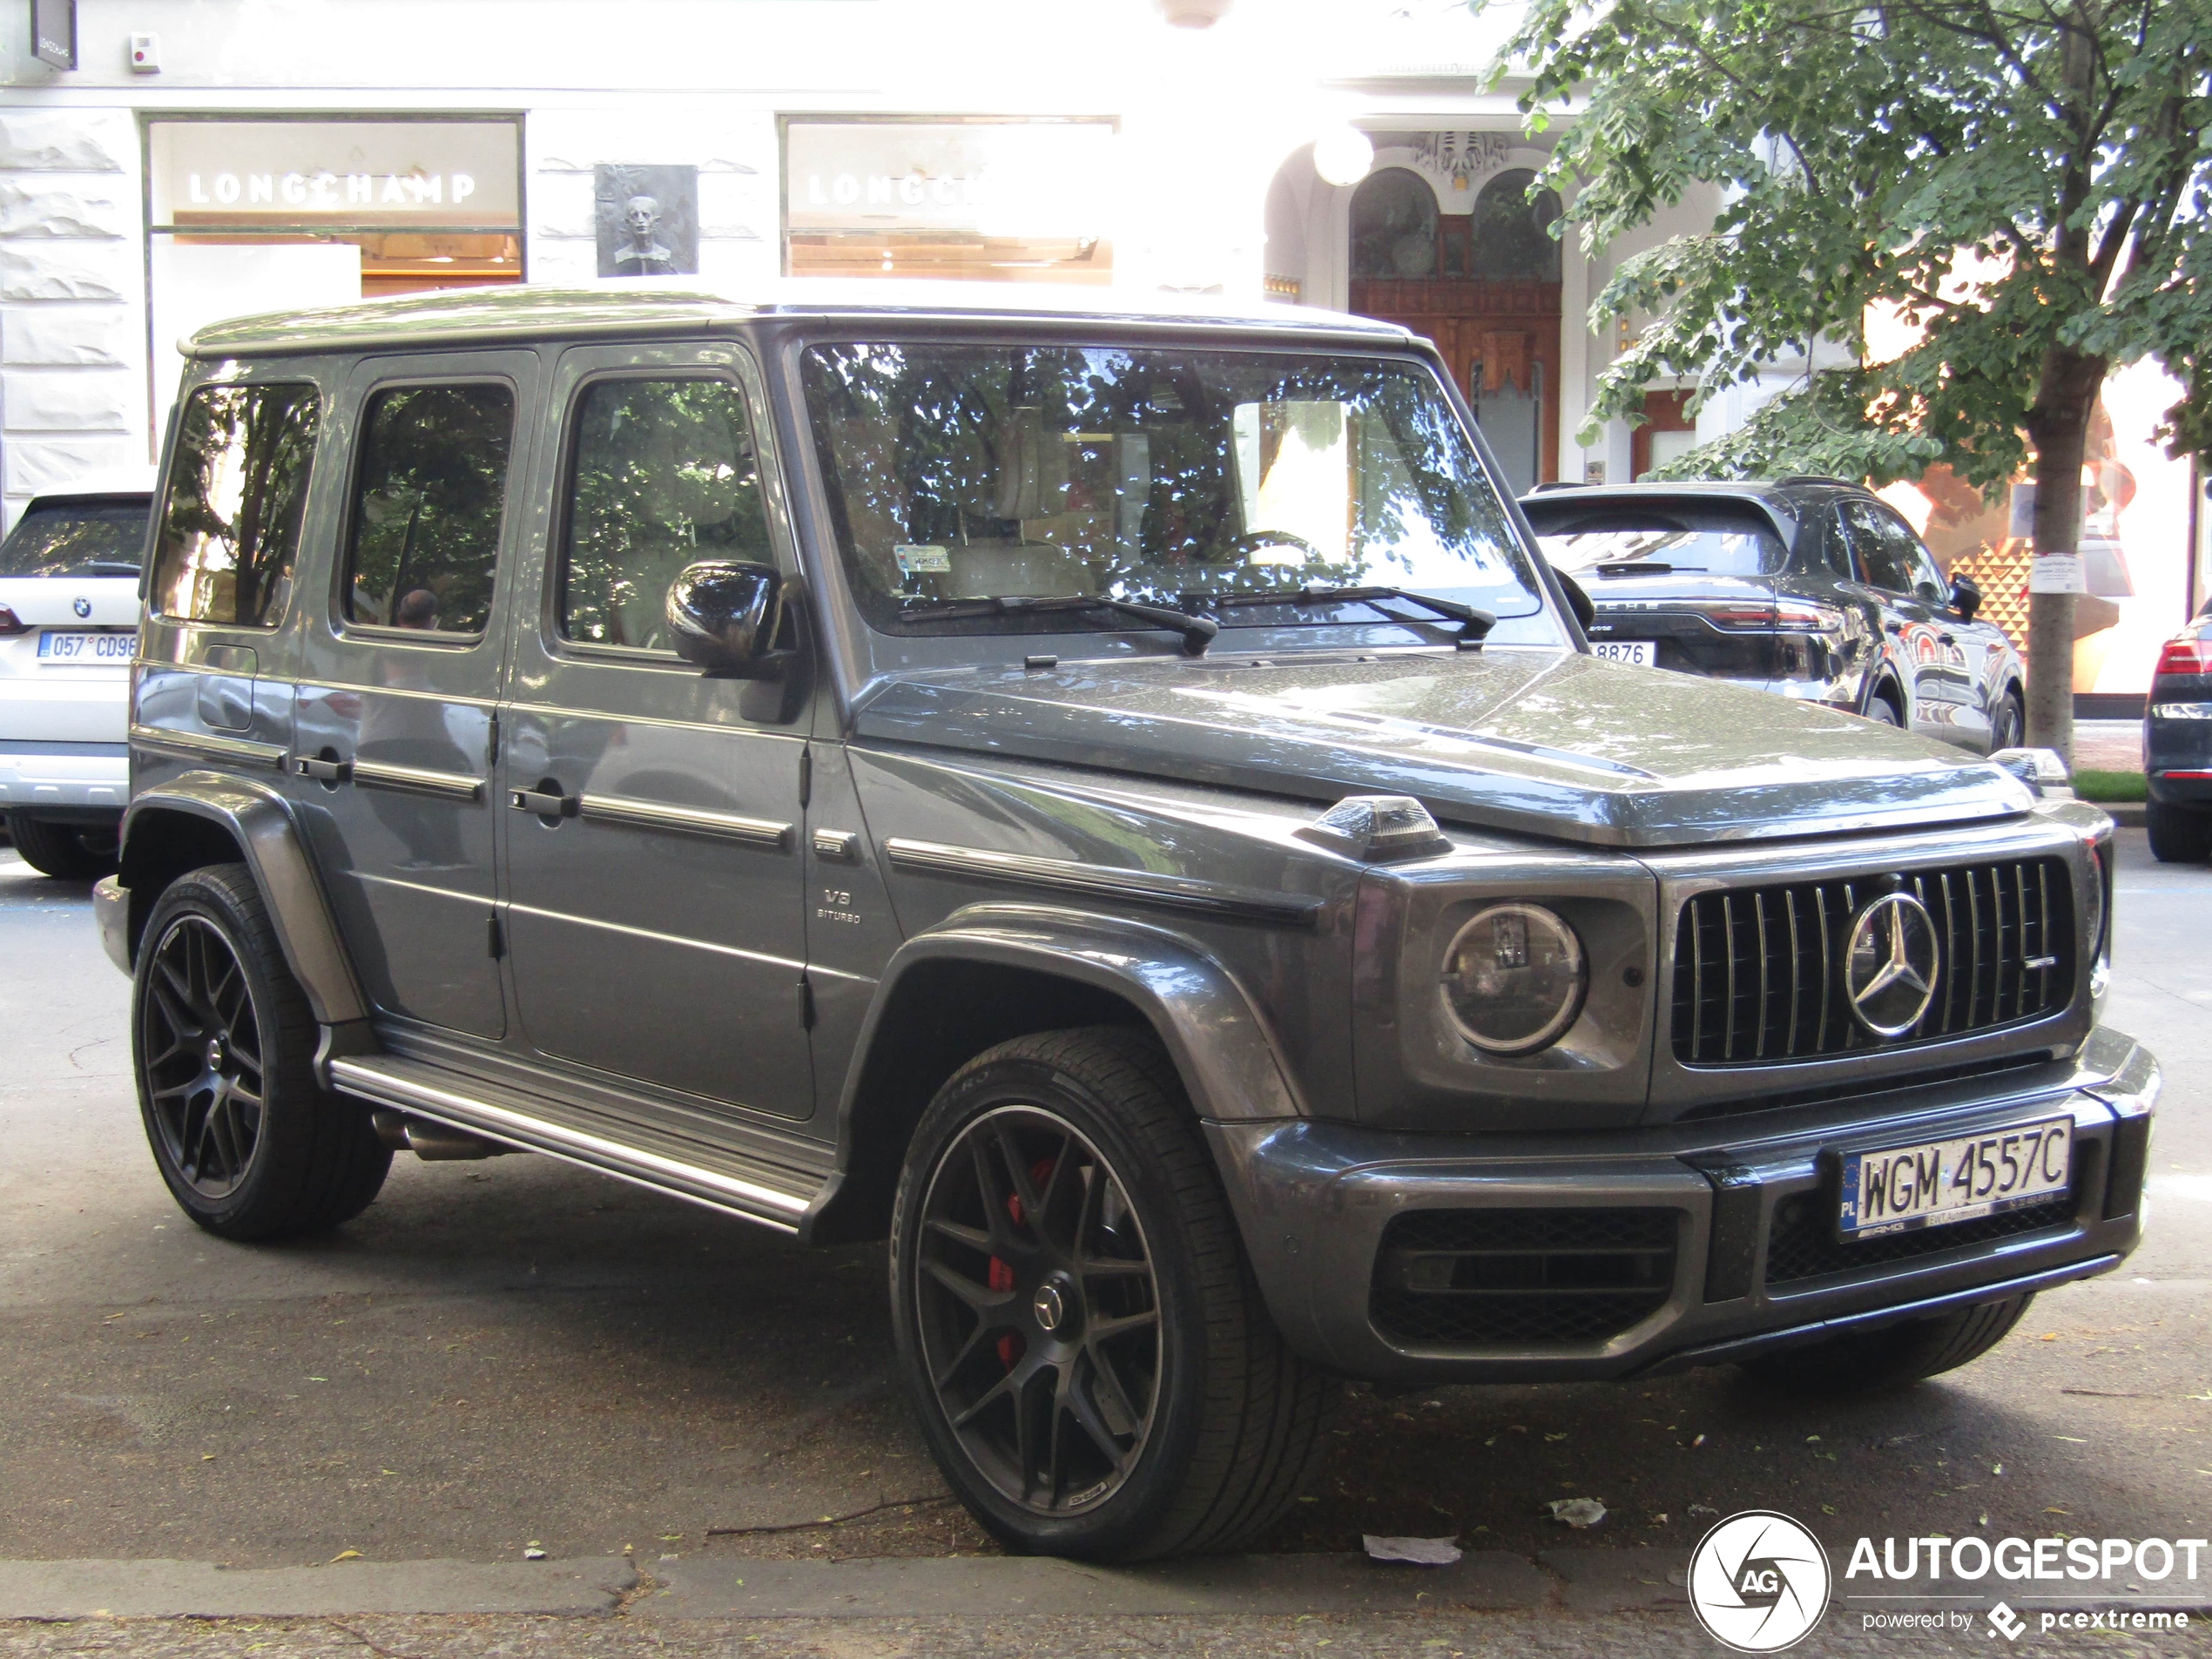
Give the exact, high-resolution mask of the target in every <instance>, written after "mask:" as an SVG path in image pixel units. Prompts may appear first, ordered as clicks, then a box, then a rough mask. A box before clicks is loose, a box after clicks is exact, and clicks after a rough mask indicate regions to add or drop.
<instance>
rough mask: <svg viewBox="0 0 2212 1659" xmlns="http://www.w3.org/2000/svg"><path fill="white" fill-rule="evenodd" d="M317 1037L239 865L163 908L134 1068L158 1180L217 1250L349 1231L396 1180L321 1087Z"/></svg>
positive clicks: (164, 900) (176, 886)
mask: <svg viewBox="0 0 2212 1659" xmlns="http://www.w3.org/2000/svg"><path fill="white" fill-rule="evenodd" d="M315 1040H316V1028H315V1022H314V1015H312V1014H311V1013H310V1012H309V1011H308V1008H307V997H306V996H305V995H303V994H302V993H301V991H300V986H299V983H298V981H295V980H293V977H292V974H291V970H290V969H289V968H287V966H286V965H285V961H284V952H283V948H282V947H281V946H280V945H279V943H278V942H277V936H276V929H275V927H274V926H273V924H272V923H271V921H270V920H269V914H268V910H267V908H266V907H265V906H264V905H263V904H262V902H261V895H260V892H259V890H258V889H256V888H255V887H254V885H253V876H252V875H251V874H250V873H248V872H247V870H246V866H244V865H243V864H218V865H211V866H209V867H206V868H205V869H199V870H192V871H190V872H188V873H185V874H184V875H182V876H179V878H178V879H177V880H175V881H174V882H172V884H171V885H170V886H169V887H168V888H167V889H166V890H165V892H163V894H161V896H160V897H159V898H158V899H157V900H155V901H154V905H153V910H152V914H151V915H149V916H148V917H147V919H146V926H145V933H144V934H142V935H141V938H140V943H139V948H138V968H137V971H136V972H135V973H134V974H132V990H131V1055H132V1069H133V1071H134V1072H135V1073H136V1074H137V1077H138V1111H139V1116H140V1117H141V1119H142V1120H143V1121H144V1123H145V1131H146V1140H147V1143H149V1144H150V1145H151V1146H152V1149H153V1159H154V1164H155V1166H156V1167H157V1168H158V1169H159V1170H160V1171H161V1178H162V1179H163V1180H164V1181H165V1182H167V1183H168V1185H169V1190H170V1192H171V1194H172V1196H173V1197H175V1198H176V1200H177V1203H178V1204H179V1207H181V1208H182V1209H183V1211H184V1212H185V1214H186V1215H188V1216H190V1217H192V1220H193V1221H194V1222H196V1223H198V1224H199V1225H200V1226H201V1227H204V1228H206V1230H207V1231H209V1232H211V1233H214V1234H216V1235H218V1236H219V1237H220V1238H234V1239H256V1238H287V1237H290V1236H292V1235H293V1234H298V1233H304V1232H314V1231H320V1229H323V1228H326V1227H334V1226H336V1225H337V1224H339V1223H341V1222H343V1221H349V1220H351V1219H352V1218H353V1217H355V1216H357V1215H359V1214H360V1213H361V1211H363V1210H365V1209H367V1208H368V1205H369V1203H370V1201H371V1200H373V1199H374V1197H376V1194H377V1191H378V1190H379V1189H380V1188H381V1187H382V1186H383V1184H384V1177H385V1174H386V1172H387V1171H388V1170H390V1168H391V1167H392V1153H391V1150H390V1149H389V1148H388V1147H387V1146H386V1145H384V1143H382V1142H381V1140H379V1139H378V1138H377V1135H376V1131H375V1130H374V1127H372V1125H371V1123H370V1122H369V1110H368V1107H367V1106H365V1105H363V1104H361V1103H359V1102H356V1101H351V1100H347V1099H345V1098H342V1097H341V1096H335V1095H331V1094H327V1093H325V1092H324V1091H323V1090H322V1089H319V1088H317V1087H316V1085H315V1080H314V1065H313V1062H314V1050H315Z"/></svg>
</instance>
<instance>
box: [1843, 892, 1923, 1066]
mask: <svg viewBox="0 0 2212 1659" xmlns="http://www.w3.org/2000/svg"><path fill="white" fill-rule="evenodd" d="M1942 962H1943V948H1942V946H1941V945H1940V944H1939V942H1938V941H1937V939H1936V929H1935V918H1934V917H1932V916H1931V915H1929V914H1928V909H1927V907H1926V906H1925V905H1924V904H1922V903H1921V902H1920V901H1919V900H1918V899H1916V898H1914V897H1913V896H1912V894H1909V893H1885V894H1883V895H1882V896H1881V897H1880V898H1878V899H1875V900H1871V901H1870V902H1869V903H1867V904H1866V905H1865V906H1864V907H1861V908H1860V910H1859V912H1858V914H1857V915H1855V916H1853V917H1852V918H1851V936H1850V937H1849V939H1847V940H1846V941H1844V991H1845V993H1846V995H1849V996H1850V998H1851V1012H1852V1013H1853V1014H1855V1015H1858V1022H1859V1023H1860V1024H1861V1025H1863V1026H1865V1028H1867V1029H1868V1030H1869V1031H1871V1032H1872V1033H1873V1034H1874V1035H1876V1036H1878V1037H1901V1036H1903V1035H1905V1033H1906V1032H1908V1031H1910V1030H1911V1029H1912V1028H1913V1027H1914V1026H1916V1025H1918V1024H1919V1023H1920V1019H1921V1016H1922V1015H1925V1014H1926V1013H1927V1011H1928V1004H1929V1003H1930V1002H1932V1001H1934V1000H1935V987H1936V974H1937V971H1938V970H1939V968H1941V966H1942Z"/></svg>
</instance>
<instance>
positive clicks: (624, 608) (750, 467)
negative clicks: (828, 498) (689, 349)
mask: <svg viewBox="0 0 2212 1659" xmlns="http://www.w3.org/2000/svg"><path fill="white" fill-rule="evenodd" d="M701 559H745V560H752V561H754V562H757V563H763V564H765V563H772V562H773V556H772V554H771V552H770V550H769V544H768V525H767V520H766V517H765V515H764V513H763V510H762V508H761V502H760V478H759V473H758V472H757V471H756V470H755V468H754V463H753V453H752V428H751V427H750V426H749V425H748V423H747V421H746V418H745V398H744V395H743V394H741V393H740V392H739V391H738V388H736V387H734V386H732V385H731V384H730V383H729V382H728V381H713V380H687V381H678V380H667V381H648V380H619V381H599V382H597V384H595V385H593V386H591V387H590V388H587V389H586V390H585V392H584V395H583V400H582V404H581V407H580V408H579V409H578V412H577V429H576V460H575V468H574V471H573V473H572V474H571V476H570V492H569V511H568V536H567V542H566V545H565V546H564V547H563V549H562V554H561V577H560V592H559V597H558V600H557V603H556V611H557V615H558V620H559V624H560V630H561V637H563V639H570V640H574V641H576V642H577V643H578V644H588V645H617V646H623V647H625V648H627V649H629V650H631V651H669V650H671V646H670V644H669V638H668V616H667V605H668V590H669V586H670V584H671V583H673V582H674V581H675V580H676V578H677V577H678V576H679V575H680V574H682V572H683V570H684V567H685V565H687V564H692V563H697V562H698V561H699V560H701Z"/></svg>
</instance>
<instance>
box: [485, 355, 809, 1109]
mask: <svg viewBox="0 0 2212 1659" xmlns="http://www.w3.org/2000/svg"><path fill="white" fill-rule="evenodd" d="M748 363H749V360H747V359H745V357H744V356H743V354H741V353H740V352H738V350H737V349H736V348H735V347H731V346H725V345H705V344H702V345H698V346H695V347H681V346H678V347H670V346H655V347H637V348H634V349H633V348H628V347H578V348H577V349H575V350H572V351H570V352H568V353H566V354H563V357H562V359H561V361H560V364H559V367H558V369H557V371H556V375H555V380H554V384H553V388H552V396H553V401H554V406H555V407H556V408H560V409H561V410H563V412H564V424H563V447H562V449H561V451H560V454H559V457H558V464H557V467H556V471H555V481H554V489H553V491H552V494H553V497H554V510H553V516H552V519H551V522H550V528H549V530H548V545H547V556H546V567H547V573H548V577H549V579H548V581H547V582H546V583H545V586H544V591H543V597H542V600H541V601H539V603H538V604H536V605H535V606H527V605H526V606H518V608H517V615H516V641H515V654H514V673H513V678H512V681H511V687H510V691H509V698H510V700H509V704H508V705H507V707H506V709H505V711H504V712H503V716H502V718H503V722H504V727H505V731H504V736H503V738H502V758H501V794H500V799H501V803H502V805H501V807H500V816H501V818H502V820H503V826H504V833H505V835H506V838H507V839H506V847H507V852H506V867H507V900H508V907H507V915H508V936H509V948H510V949H511V952H512V963H511V971H512V974H513V979H514V985H515V988H516V999H517V1001H518V1004H519V1012H520V1015H521V1019H522V1022H523V1029H524V1032H525V1033H526V1035H527V1036H528V1039H529V1043H530V1045H531V1046H532V1047H533V1048H535V1049H537V1050H538V1051H539V1052H540V1053H541V1054H543V1055H546V1056H548V1057H549V1058H551V1059H554V1060H556V1061H562V1062H570V1063H573V1064H576V1065H578V1066H583V1067H587V1068H590V1069H592V1070H594V1071H597V1072H599V1073H602V1074H604V1075H606V1076H610V1077H612V1078H615V1079H619V1080H623V1081H625V1082H633V1083H639V1084H644V1085H647V1086H648V1087H649V1088H651V1089H659V1090H667V1091H672V1092H673V1093H675V1094H676V1095H678V1096H681V1097H682V1099H681V1101H680V1102H679V1103H683V1104H691V1105H694V1106H696V1107H698V1108H700V1109H706V1110H710V1111H718V1112H734V1111H748V1110H749V1111H758V1112H765V1113H771V1114H775V1115H778V1116H791V1117H805V1116H809V1115H811V1113H812V1111H813V1101H812V1094H813V1072H812V1068H811V1065H810V1063H809V1059H808V1054H807V1035H806V1023H805V1020H804V1013H805V1004H804V1001H803V1000H802V999H803V996H804V988H803V974H804V968H805V960H804V959H805V954H806V934H805V929H804V924H803V921H802V910H801V902H802V891H801V885H800V883H801V877H802V873H803V872H802V868H801V865H800V860H799V830H800V824H801V819H802V813H801V806H800V787H801V783H800V766H801V759H802V756H803V754H804V752H805V747H806V745H805V718H806V717H805V712H804V711H802V710H798V709H789V708H786V706H785V698H784V693H783V688H782V687H781V686H779V685H763V684H754V683H748V682H745V681H740V680H731V679H708V678H704V677H703V676H702V675H701V674H700V672H699V671H698V669H696V668H693V667H692V666H691V664H687V663H685V662H684V661H683V660H682V659H681V658H678V656H677V655H676V654H675V652H674V651H672V650H671V649H670V648H669V644H668V629H667V619H666V610H665V604H666V596H667V591H668V588H669V584H670V583H671V582H673V581H674V580H675V578H676V577H677V576H678V573H680V572H681V571H682V570H684V568H685V566H686V565H688V564H691V563H694V562H697V561H700V560H706V559H737V560H749V561H756V562H759V563H772V564H776V565H778V566H779V568H781V569H782V570H785V571H786V574H788V573H789V572H790V570H792V568H793V567H792V564H791V563H790V560H789V557H788V555H787V553H786V552H785V551H783V550H779V547H778V546H777V545H776V541H775V538H773V537H772V536H771V534H770V529H769V515H768V513H767V510H766V507H765V499H764V492H763V488H762V483H761V479H760V475H759V468H758V466H757V464H756V452H755V448H754V444H753V440H752V429H753V421H754V416H753V410H754V409H756V408H759V407H760V401H759V397H758V395H757V394H758V389H759V381H758V376H757V374H753V373H752V371H751V370H750V369H749V368H747V365H748Z"/></svg>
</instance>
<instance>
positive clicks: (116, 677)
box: [0, 479, 152, 880]
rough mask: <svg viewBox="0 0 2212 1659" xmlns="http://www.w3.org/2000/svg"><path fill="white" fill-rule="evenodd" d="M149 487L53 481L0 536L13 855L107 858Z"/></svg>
mask: <svg viewBox="0 0 2212 1659" xmlns="http://www.w3.org/2000/svg"><path fill="white" fill-rule="evenodd" d="M151 511H152V490H151V489H150V488H149V487H148V485H147V483H146V482H145V481H143V480H105V479H103V480H98V481H93V482H87V483H86V484H84V485H83V486H80V487H78V488H77V489H69V490H65V491H64V490H56V491H52V492H51V493H49V494H46V495H44V496H37V497H34V498H33V499H32V501H31V502H30V505H29V506H28V507H26V508H25V509H24V515H23V516H22V517H21V518H20V519H18V520H17V523H16V527H15V529H12V530H10V532H9V533H8V538H7V540H6V541H5V542H3V543H0V807H3V808H4V809H5V811H6V813H7V815H8V832H9V833H10V836H11V837H12V838H13V839H14V840H15V844H16V850H17V852H18V853H22V855H23V858H24V862H25V863H26V864H29V865H30V866H31V867H33V868H34V869H37V870H40V871H43V872H44V873H46V874H48V875H51V876H59V877H61V878H63V879H64V880H91V878H93V877H95V876H98V875H103V874H105V873H107V872H108V871H109V870H111V869H113V868H114V867H115V847H116V831H117V829H118V826H120V825H121V823H122V820H123V807H124V804H125V802H126V801H127V800H129V799H130V795H131V749H130V743H129V727H130V704H131V658H132V652H133V651H135V650H136V649H137V644H138V568H139V560H140V559H141V557H142V556H143V555H144V552H145V540H146V520H147V517H148V515H149V514H150V512H151Z"/></svg>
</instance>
